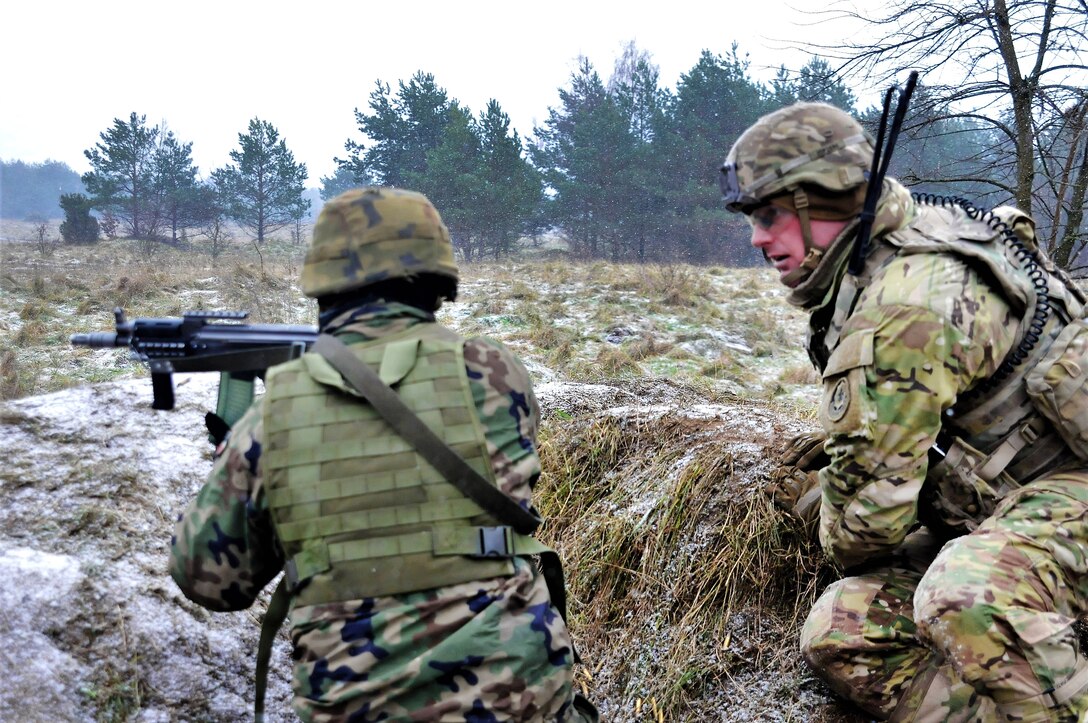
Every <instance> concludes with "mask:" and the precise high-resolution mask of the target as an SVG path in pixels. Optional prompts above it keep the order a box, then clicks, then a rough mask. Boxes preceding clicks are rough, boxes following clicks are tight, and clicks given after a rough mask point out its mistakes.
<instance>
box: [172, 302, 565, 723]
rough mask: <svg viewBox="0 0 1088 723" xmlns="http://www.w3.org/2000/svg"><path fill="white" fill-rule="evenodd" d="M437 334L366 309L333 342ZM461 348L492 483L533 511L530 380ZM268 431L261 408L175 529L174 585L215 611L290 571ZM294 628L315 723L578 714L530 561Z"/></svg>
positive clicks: (499, 354)
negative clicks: (270, 471) (267, 464)
mask: <svg viewBox="0 0 1088 723" xmlns="http://www.w3.org/2000/svg"><path fill="white" fill-rule="evenodd" d="M429 321H433V319H432V318H430V315H428V314H425V313H423V312H420V311H418V310H416V309H413V308H412V307H408V306H403V305H397V304H389V305H370V306H366V307H361V308H358V309H355V310H353V311H352V312H347V313H345V314H342V315H340V316H339V317H338V318H336V319H335V320H333V321H332V322H331V323H330V324H327V325H326V326H325V328H324V329H323V331H326V332H328V333H334V334H336V335H337V336H338V337H339V338H340V339H341V340H342V341H344V342H345V343H348V344H349V345H350V344H352V343H356V342H365V341H372V340H380V339H382V338H383V337H386V336H391V335H395V334H400V333H402V332H404V331H406V330H408V329H410V328H412V327H414V326H416V325H418V324H420V323H425V322H429ZM463 348H464V358H465V366H466V370H467V372H468V377H469V382H470V386H471V390H472V395H473V399H474V400H475V405H476V411H477V413H478V418H479V420H480V422H481V423H482V424H483V426H484V429H485V436H486V444H487V451H488V453H489V456H490V460H491V466H492V469H493V471H494V475H495V478H496V480H497V482H498V485H499V487H500V488H501V489H502V490H503V491H504V492H505V493H506V494H508V495H509V496H510V497H511V498H513V499H514V500H515V501H516V502H518V503H519V504H522V505H523V506H528V504H529V500H530V496H531V487H532V485H533V483H534V482H535V480H536V478H537V477H538V475H539V473H540V465H539V459H538V457H537V455H536V451H535V438H536V431H537V425H538V422H539V410H538V408H537V406H536V401H535V399H534V397H533V394H532V390H531V387H530V383H529V378H528V375H527V373H526V371H525V369H524V367H523V366H522V365H521V364H520V363H519V362H518V361H517V359H516V358H515V357H514V356H513V355H512V354H511V353H510V352H508V351H507V350H506V349H505V348H503V347H502V346H501V345H499V344H497V343H495V342H492V341H490V340H486V339H479V338H476V339H469V340H466V341H465V342H464V347H463ZM262 426H263V425H262V402H261V401H260V400H259V401H258V402H257V403H255V404H254V406H253V407H252V408H251V409H250V410H249V412H247V414H246V415H245V416H244V417H243V418H242V419H241V420H240V421H239V422H238V423H237V424H236V425H235V427H234V429H233V430H232V434H231V437H230V439H229V441H228V443H227V446H226V448H225V450H224V452H223V454H222V455H221V456H220V457H219V458H218V459H217V461H216V463H215V466H214V467H213V469H212V472H211V475H210V476H209V479H208V482H207V483H206V484H205V486H204V487H203V488H202V489H201V491H200V493H199V494H198V495H197V497H196V498H195V499H194V500H193V502H192V503H191V504H190V506H189V508H188V510H187V511H186V512H185V513H184V514H183V515H182V516H181V517H180V518H179V520H178V523H177V525H176V528H175V535H174V538H173V540H172V548H171V560H170V573H171V575H172V577H173V578H174V580H175V581H176V582H177V584H178V585H179V587H180V588H181V589H182V591H183V592H184V593H185V595H186V596H187V597H189V598H190V599H192V600H194V601H195V602H197V603H199V604H201V605H203V606H205V607H208V608H210V609H212V610H239V609H244V608H247V607H249V606H250V605H251V604H252V602H253V600H254V599H255V597H256V595H257V593H258V592H259V591H260V590H261V589H262V588H263V587H264V586H265V585H267V584H268V583H269V582H270V581H271V580H272V579H273V578H274V577H275V576H276V575H277V574H278V573H279V572H280V570H281V569H282V568H283V565H284V562H285V560H284V557H283V554H282V551H281V546H280V544H279V541H278V540H277V538H276V534H275V531H274V527H273V523H272V519H271V515H270V510H269V505H268V500H267V496H266V490H265V487H264V485H265V480H264V478H263V477H262V463H261V453H262V436H263V429H262ZM290 622H291V639H292V643H293V645H294V648H295V658H296V660H297V663H296V667H295V676H294V688H295V702H294V708H295V711H296V712H297V713H298V715H299V716H300V717H301V718H302V719H303V720H305V721H340V720H348V719H349V718H350V719H351V720H427V721H431V720H433V721H445V720H451V721H452V720H457V721H465V720H518V721H522V720H524V721H554V720H560V721H562V720H566V719H567V716H568V714H570V713H571V710H570V705H571V699H572V689H571V666H572V663H573V661H572V647H571V642H570V637H569V634H568V632H567V629H566V626H565V624H564V622H563V620H562V619H561V617H560V615H559V613H558V612H557V610H556V609H555V607H554V606H553V605H552V603H551V600H550V598H549V595H548V590H547V587H546V584H545V581H544V578H543V576H542V575H540V574H539V573H538V572H537V571H536V570H535V568H534V567H533V566H532V565H530V564H529V563H527V562H526V561H524V560H522V559H520V558H515V559H514V574H513V575H511V576H509V577H495V578H491V579H485V580H478V581H474V582H467V583H460V584H455V585H449V586H446V587H439V588H434V589H430V590H424V591H420V592H415V593H409V594H401V595H389V596H379V597H371V598H364V599H358V600H349V601H345V602H338V603H330V604H322V605H309V606H301V605H300V606H296V607H294V608H293V609H292V611H291V614H290ZM489 716H495V717H494V718H491V717H489Z"/></svg>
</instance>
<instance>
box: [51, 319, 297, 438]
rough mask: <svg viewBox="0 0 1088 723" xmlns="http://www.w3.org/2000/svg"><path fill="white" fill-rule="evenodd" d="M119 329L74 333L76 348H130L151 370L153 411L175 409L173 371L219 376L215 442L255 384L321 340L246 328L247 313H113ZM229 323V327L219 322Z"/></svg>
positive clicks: (290, 328) (280, 329) (286, 327)
mask: <svg viewBox="0 0 1088 723" xmlns="http://www.w3.org/2000/svg"><path fill="white" fill-rule="evenodd" d="M113 316H114V320H115V327H116V330H115V331H103V332H93V333H90V334H73V335H72V338H71V341H72V344H73V345H74V346H87V347H92V348H97V349H104V348H114V347H129V348H130V349H131V350H132V358H133V359H139V360H140V361H142V362H145V363H146V364H147V365H148V367H150V369H151V390H152V392H153V395H154V399H153V401H152V403H151V408H152V409H173V408H174V382H173V377H172V376H171V375H172V374H173V373H174V372H220V380H219V401H218V403H217V405H216V410H215V414H211V413H209V414H208V415H207V416H206V417H205V422H206V424H207V425H208V432H209V433H210V435H211V438H212V441H213V442H214V443H216V444H218V443H219V442H221V441H222V440H223V438H224V437H225V436H226V433H227V431H228V430H229V429H230V427H231V426H232V425H233V424H234V423H235V422H237V421H238V419H239V418H240V417H241V416H242V414H244V413H245V411H246V409H248V408H249V405H250V403H251V402H252V401H253V383H254V380H255V379H257V378H261V379H263V378H264V373H265V370H266V369H268V367H270V366H273V365H275V364H280V363H282V362H285V361H290V360H291V359H294V358H296V357H298V356H300V355H301V354H302V353H303V352H304V351H306V350H307V349H309V348H310V346H311V345H312V344H313V343H314V341H316V339H317V327H314V326H304V325H301V324H242V323H240V322H242V321H244V320H245V319H246V318H247V317H248V316H249V313H248V312H245V311H187V312H185V313H184V314H183V315H182V316H181V318H177V317H166V318H157V319H133V320H132V321H128V320H126V319H125V312H124V311H123V310H122V309H119V308H118V309H114V310H113ZM217 321H224V322H230V323H222V324H219V323H214V322H217Z"/></svg>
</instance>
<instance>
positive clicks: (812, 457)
mask: <svg viewBox="0 0 1088 723" xmlns="http://www.w3.org/2000/svg"><path fill="white" fill-rule="evenodd" d="M826 441H827V437H825V436H824V434H823V432H802V433H801V434H798V435H797V436H796V437H794V438H793V439H791V440H790V441H789V443H787V444H786V447H785V449H783V450H782V454H780V455H779V457H778V464H779V466H780V467H797V468H798V469H801V470H804V471H806V472H808V471H812V470H821V469H823V468H824V467H826V466H827V465H828V464H829V463H830V462H831V458H830V457H828V456H827V453H826V452H824V442H826Z"/></svg>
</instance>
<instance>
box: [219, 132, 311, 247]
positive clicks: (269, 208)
mask: <svg viewBox="0 0 1088 723" xmlns="http://www.w3.org/2000/svg"><path fill="white" fill-rule="evenodd" d="M238 145H239V149H238V150H234V151H231V152H230V158H231V160H232V161H234V164H232V165H228V166H226V167H225V168H220V169H218V170H216V171H215V172H214V173H213V174H212V177H213V179H214V182H215V184H216V185H217V186H218V187H220V188H221V189H223V192H224V194H225V197H226V199H227V213H228V215H229V216H230V217H231V218H232V219H234V220H235V221H237V222H238V223H239V224H241V225H242V226H243V227H245V228H247V229H249V230H250V231H251V232H252V233H254V234H255V235H256V238H257V243H264V242H265V240H266V239H267V236H268V235H269V234H271V233H274V232H275V231H277V230H279V229H281V228H283V227H285V226H288V225H290V224H291V223H293V222H294V221H295V220H296V219H297V218H299V215H300V214H302V215H305V213H306V211H307V210H309V207H310V202H309V200H308V199H303V198H302V192H303V191H304V190H305V185H304V184H305V182H306V175H307V174H306V164H305V163H295V156H294V154H293V153H291V151H290V150H288V148H287V142H286V140H284V139H281V138H280V135H279V131H278V130H276V128H275V127H274V126H273V125H272V124H271V123H269V122H267V121H262V120H260V119H259V118H254V119H253V120H251V121H250V122H249V128H248V131H247V132H246V133H239V134H238Z"/></svg>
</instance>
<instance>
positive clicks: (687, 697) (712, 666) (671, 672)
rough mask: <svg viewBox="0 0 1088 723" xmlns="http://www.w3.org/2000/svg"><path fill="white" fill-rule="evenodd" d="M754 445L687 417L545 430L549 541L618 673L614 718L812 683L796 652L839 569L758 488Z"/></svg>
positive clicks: (599, 654) (608, 690)
mask: <svg viewBox="0 0 1088 723" xmlns="http://www.w3.org/2000/svg"><path fill="white" fill-rule="evenodd" d="M742 435H743V432H740V433H738V432H737V431H734V430H731V429H730V428H729V426H728V425H726V424H722V423H720V422H719V423H714V422H707V421H706V420H692V419H688V418H685V417H682V416H673V415H666V416H665V417H661V418H656V419H639V418H631V417H627V418H621V417H596V418H588V419H587V418H582V419H567V420H564V419H553V420H551V421H550V422H549V424H548V425H547V426H546V428H545V434H544V438H543V441H542V444H541V458H542V462H543V465H544V475H543V477H542V480H541V483H540V485H539V486H538V492H539V493H540V508H541V511H542V512H543V513H544V515H545V517H546V518H547V519H548V520H549V522H548V525H547V532H546V535H547V536H548V537H550V541H551V542H552V543H554V544H556V545H557V546H558V547H559V548H560V549H561V551H562V552H563V556H564V560H565V564H566V567H567V575H568V580H569V581H570V592H571V599H572V605H571V610H572V626H573V628H574V630H575V632H576V634H577V637H578V639H579V641H580V642H581V644H582V645H583V648H584V650H583V655H584V657H585V658H586V660H587V661H588V663H589V664H590V665H593V666H595V667H600V666H603V667H605V668H607V669H608V673H607V676H604V677H602V675H601V674H600V671H599V670H598V671H597V672H598V675H596V676H594V675H590V676H589V679H590V680H591V681H595V685H596V687H597V690H598V694H599V696H600V697H603V698H607V699H608V700H609V701H611V702H612V704H613V705H616V704H617V702H618V704H619V708H620V709H622V711H621V710H612V711H611V713H612V717H611V718H610V719H615V720H619V719H624V720H634V719H635V718H636V717H637V716H633V715H631V712H632V711H633V709H634V707H635V706H636V705H638V703H637V702H636V701H639V700H641V701H648V700H650V699H653V700H654V701H656V704H657V705H658V706H659V707H660V709H661V711H662V713H663V715H664V717H665V719H667V720H699V719H700V718H699V717H698V716H697V715H695V714H693V713H692V710H693V709H692V707H691V706H692V705H697V704H698V701H699V700H701V699H703V698H704V694H706V693H707V691H708V690H710V689H712V688H723V689H724V688H728V687H730V686H731V685H734V684H735V683H734V682H732V681H734V680H735V679H740V678H744V677H745V676H746V675H750V674H751V673H752V672H753V671H764V672H766V671H768V670H773V671H775V674H778V675H782V676H787V677H788V678H789V680H784V682H783V685H784V686H786V687H787V688H788V685H789V684H790V683H791V682H792V683H793V684H796V683H797V681H798V680H799V679H800V678H801V677H802V676H803V669H802V665H801V663H800V661H799V660H798V657H797V656H796V654H795V653H793V652H792V650H790V651H789V652H788V654H786V655H783V648H782V641H783V640H784V639H791V640H795V639H796V633H797V628H798V625H799V623H800V621H801V619H802V617H803V615H804V614H805V612H806V611H807V610H808V608H809V606H810V605H811V602H812V600H813V599H814V596H815V594H816V592H817V590H818V588H819V587H821V586H822V584H823V583H824V582H826V579H827V573H828V572H829V570H828V569H827V568H826V567H825V566H824V565H823V564H822V563H821V562H820V561H821V560H822V556H821V554H820V553H819V551H818V549H817V548H816V546H815V545H814V544H813V543H812V542H810V541H808V539H807V537H806V536H805V535H803V534H802V532H801V531H800V530H798V529H797V528H796V527H794V526H793V525H792V524H791V523H790V522H789V521H788V520H786V519H785V518H783V516H782V515H781V514H780V513H778V512H777V511H776V510H775V509H774V508H773V506H772V505H771V503H770V501H769V499H768V498H767V496H766V495H763V494H761V493H760V492H759V489H760V487H761V486H762V484H764V483H765V481H766V480H765V477H763V476H762V473H761V472H760V471H759V469H758V466H757V465H758V464H759V461H758V458H753V456H752V455H751V454H742V453H740V451H739V449H740V448H739V447H738V442H741V441H749V442H750V441H751V440H741V439H739V437H740V436H742ZM761 441H762V442H764V443H766V444H768V445H774V444H776V443H777V441H776V440H774V439H767V440H761ZM814 560H815V561H816V562H813V561H814ZM781 695H782V706H783V708H788V707H789V706H790V705H791V702H790V701H791V695H790V691H789V690H788V689H784V690H782V691H781ZM621 713H622V715H621Z"/></svg>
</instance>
